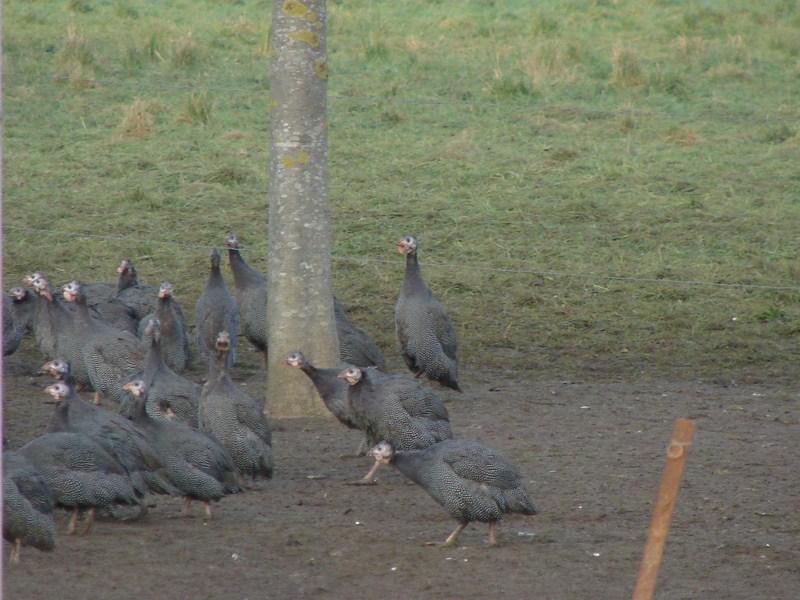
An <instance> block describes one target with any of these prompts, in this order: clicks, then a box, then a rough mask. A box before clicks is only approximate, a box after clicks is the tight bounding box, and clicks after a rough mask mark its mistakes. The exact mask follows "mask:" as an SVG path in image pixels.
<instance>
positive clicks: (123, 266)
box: [117, 258, 136, 275]
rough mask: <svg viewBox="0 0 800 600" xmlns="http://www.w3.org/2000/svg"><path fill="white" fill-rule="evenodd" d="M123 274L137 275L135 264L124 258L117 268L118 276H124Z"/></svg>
mask: <svg viewBox="0 0 800 600" xmlns="http://www.w3.org/2000/svg"><path fill="white" fill-rule="evenodd" d="M123 273H136V269H135V268H134V266H133V263H132V262H131V261H130V260H128V259H127V258H123V259H122V261H121V262H120V263H119V266H118V267H117V274H119V275H122V274H123Z"/></svg>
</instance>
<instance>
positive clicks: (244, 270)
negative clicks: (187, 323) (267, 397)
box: [218, 233, 267, 354]
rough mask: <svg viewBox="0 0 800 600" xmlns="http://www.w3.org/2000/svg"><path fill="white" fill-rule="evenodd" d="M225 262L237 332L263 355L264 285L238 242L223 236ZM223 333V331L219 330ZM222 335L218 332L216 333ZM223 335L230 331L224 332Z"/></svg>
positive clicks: (265, 336)
mask: <svg viewBox="0 0 800 600" xmlns="http://www.w3.org/2000/svg"><path fill="white" fill-rule="evenodd" d="M225 245H226V246H227V248H228V262H229V264H230V267H231V273H233V285H234V287H233V289H234V294H235V295H236V302H237V304H238V305H239V311H240V317H241V323H240V325H241V330H242V333H243V334H244V336H245V337H246V338H247V339H248V340H249V341H250V343H251V344H253V346H255V347H256V349H257V350H258V351H259V352H264V353H265V354H266V352H267V281H266V279H264V276H263V275H262V274H261V273H259V272H258V271H256V270H255V269H254V268H252V267H251V266H250V265H248V264H247V262H245V260H244V257H243V256H242V252H241V248H240V245H239V240H237V239H236V236H235V235H234V234H232V233H229V234H228V235H226V236H225ZM223 329H224V328H223ZM218 331H222V329H220V330H218ZM225 331H230V330H228V329H225Z"/></svg>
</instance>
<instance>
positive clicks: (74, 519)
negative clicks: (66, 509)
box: [67, 506, 80, 535]
mask: <svg viewBox="0 0 800 600" xmlns="http://www.w3.org/2000/svg"><path fill="white" fill-rule="evenodd" d="M79 514H80V512H79V509H78V507H77V506H76V507H75V508H73V509H72V516H71V517H70V518H69V525H67V535H72V534H73V533H75V528H76V527H77V526H78V515H79Z"/></svg>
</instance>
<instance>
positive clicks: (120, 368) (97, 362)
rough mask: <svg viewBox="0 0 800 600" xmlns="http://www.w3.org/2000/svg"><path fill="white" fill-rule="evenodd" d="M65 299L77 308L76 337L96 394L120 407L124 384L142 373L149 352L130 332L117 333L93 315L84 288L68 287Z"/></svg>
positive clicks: (76, 285) (118, 331) (79, 286)
mask: <svg viewBox="0 0 800 600" xmlns="http://www.w3.org/2000/svg"><path fill="white" fill-rule="evenodd" d="M63 294H64V299H65V300H66V301H67V302H71V303H74V304H75V305H76V306H77V311H76V313H75V321H74V327H73V331H72V336H74V338H75V341H77V342H78V343H80V345H81V356H82V358H83V363H84V364H85V366H86V371H87V374H88V377H89V381H90V382H91V384H92V387H93V388H94V389H95V391H96V392H97V393H98V394H100V395H102V396H104V397H106V398H109V399H111V400H113V401H114V402H116V403H117V404H119V403H120V402H121V401H122V399H123V397H124V393H123V391H122V384H123V383H125V382H126V381H128V380H129V379H130V378H131V376H133V375H134V374H135V373H137V372H139V371H140V370H141V368H142V365H143V363H144V355H145V350H144V348H143V347H142V344H141V340H139V339H138V338H137V337H136V336H135V335H133V334H132V333H130V332H128V331H120V330H119V329H114V328H113V327H111V326H110V325H109V324H108V323H105V322H103V321H100V320H98V319H95V318H94V317H93V316H92V315H91V314H90V313H89V307H88V306H87V304H86V296H84V295H83V292H82V290H81V285H80V284H79V283H78V282H77V281H72V282H70V283H68V284H66V285H65V286H64V290H63Z"/></svg>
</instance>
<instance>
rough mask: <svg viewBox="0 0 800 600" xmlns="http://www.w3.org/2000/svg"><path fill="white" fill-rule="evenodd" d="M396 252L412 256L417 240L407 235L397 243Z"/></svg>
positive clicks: (415, 249)
mask: <svg viewBox="0 0 800 600" xmlns="http://www.w3.org/2000/svg"><path fill="white" fill-rule="evenodd" d="M397 251H398V252H399V253H400V254H402V255H404V256H405V255H408V254H414V253H415V252H416V251H417V238H415V237H414V236H413V235H407V236H405V237H404V238H402V239H401V240H400V241H399V242H397Z"/></svg>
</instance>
